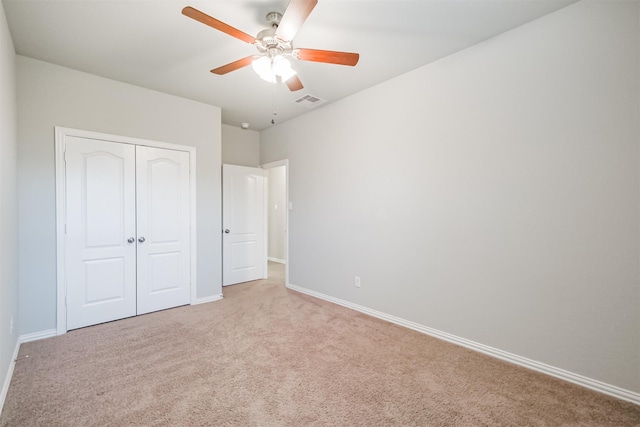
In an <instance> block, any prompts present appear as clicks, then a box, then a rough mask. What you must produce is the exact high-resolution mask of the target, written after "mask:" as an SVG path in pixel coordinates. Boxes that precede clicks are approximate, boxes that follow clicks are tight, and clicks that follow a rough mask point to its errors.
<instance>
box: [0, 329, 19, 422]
mask: <svg viewBox="0 0 640 427" xmlns="http://www.w3.org/2000/svg"><path fill="white" fill-rule="evenodd" d="M19 351H20V340H19V339H18V340H17V341H16V346H15V348H14V349H13V356H11V361H10V362H9V370H8V371H7V376H6V377H5V378H4V383H3V384H2V390H0V413H2V408H3V407H4V400H5V398H6V397H7V393H8V392H9V385H10V384H11V378H12V377H13V368H14V367H15V366H16V359H17V358H18V352H19Z"/></svg>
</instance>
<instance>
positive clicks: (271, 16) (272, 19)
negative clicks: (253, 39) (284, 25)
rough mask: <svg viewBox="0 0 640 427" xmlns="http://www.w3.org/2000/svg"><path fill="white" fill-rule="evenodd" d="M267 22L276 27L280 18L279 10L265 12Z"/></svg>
mask: <svg viewBox="0 0 640 427" xmlns="http://www.w3.org/2000/svg"><path fill="white" fill-rule="evenodd" d="M266 18H267V22H268V23H269V24H271V27H276V28H277V27H278V25H280V21H281V20H282V14H281V13H279V12H269V13H267V16H266Z"/></svg>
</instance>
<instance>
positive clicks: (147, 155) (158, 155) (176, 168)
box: [136, 146, 191, 314]
mask: <svg viewBox="0 0 640 427" xmlns="http://www.w3.org/2000/svg"><path fill="white" fill-rule="evenodd" d="M136 191H137V200H138V208H137V223H138V240H137V243H136V244H137V246H138V272H137V277H138V286H137V295H138V303H137V308H138V314H143V313H148V312H151V311H157V310H163V309H165V308H170V307H176V306H179V305H185V304H189V302H190V295H191V292H190V289H191V287H190V270H189V269H190V254H189V248H190V242H189V230H190V224H189V220H190V215H189V207H190V199H189V198H190V194H189V153H187V152H183V151H174V150H167V149H160V148H151V147H142V146H138V147H137V148H136Z"/></svg>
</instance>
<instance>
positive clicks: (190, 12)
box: [182, 6, 256, 44]
mask: <svg viewBox="0 0 640 427" xmlns="http://www.w3.org/2000/svg"><path fill="white" fill-rule="evenodd" d="M182 14H183V15H185V16H188V17H189V18H192V19H195V20H196V21H199V22H202V23H203V24H205V25H208V26H210V27H212V28H215V29H216V30H219V31H222V32H223V33H227V34H229V35H230V36H231V37H235V38H237V39H240V40H242V41H243V42H247V43H250V44H253V43H255V41H256V39H255V37H252V36H250V35H249V34H247V33H244V32H242V31H240V30H238V29H237V28H233V27H232V26H231V25H228V24H225V23H224V22H222V21H218V20H217V19H216V18H212V17H211V16H209V15H207V14H206V13H203V12H200V11H199V10H198V9H194V8H192V7H191V6H187V7H185V8H184V9H182Z"/></svg>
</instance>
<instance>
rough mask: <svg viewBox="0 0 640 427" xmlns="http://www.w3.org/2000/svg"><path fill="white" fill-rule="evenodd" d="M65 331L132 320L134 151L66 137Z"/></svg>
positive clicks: (110, 144)
mask: <svg viewBox="0 0 640 427" xmlns="http://www.w3.org/2000/svg"><path fill="white" fill-rule="evenodd" d="M65 162H66V166H65V181H66V206H65V209H66V233H67V234H66V254H65V264H66V265H65V269H66V289H67V329H75V328H80V327H83V326H88V325H94V324H96V323H102V322H108V321H110V320H116V319H121V318H124V317H129V316H135V314H136V243H135V239H134V238H135V235H136V225H135V209H136V199H135V197H136V196H135V147H134V146H131V145H126V144H117V143H112V142H106V141H99V140H95V139H88V138H79V137H67V139H66V152H65Z"/></svg>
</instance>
